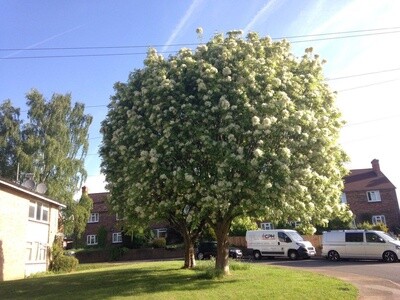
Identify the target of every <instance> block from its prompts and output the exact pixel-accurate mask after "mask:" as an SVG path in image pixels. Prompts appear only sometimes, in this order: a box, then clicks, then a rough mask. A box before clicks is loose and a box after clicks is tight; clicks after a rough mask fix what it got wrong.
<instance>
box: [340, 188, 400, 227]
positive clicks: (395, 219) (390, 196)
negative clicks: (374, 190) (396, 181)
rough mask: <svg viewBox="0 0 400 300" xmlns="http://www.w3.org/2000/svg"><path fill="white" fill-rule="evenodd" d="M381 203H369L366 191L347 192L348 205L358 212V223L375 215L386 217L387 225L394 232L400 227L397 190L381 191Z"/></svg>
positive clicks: (369, 220)
mask: <svg viewBox="0 0 400 300" xmlns="http://www.w3.org/2000/svg"><path fill="white" fill-rule="evenodd" d="M379 192H380V196H381V201H379V202H368V199H367V195H366V191H356V192H346V198H347V203H348V204H349V206H350V209H351V210H352V211H353V212H356V223H362V222H363V221H366V220H368V222H370V223H371V222H372V216H373V215H384V216H385V219H386V225H387V226H388V227H389V229H391V230H393V229H394V228H395V227H400V212H399V204H398V202H397V197H396V192H395V190H380V191H379Z"/></svg>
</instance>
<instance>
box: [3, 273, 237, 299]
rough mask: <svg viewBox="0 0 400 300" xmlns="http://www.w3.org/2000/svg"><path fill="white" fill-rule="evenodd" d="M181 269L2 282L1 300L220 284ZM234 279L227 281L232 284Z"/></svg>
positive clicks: (106, 294)
mask: <svg viewBox="0 0 400 300" xmlns="http://www.w3.org/2000/svg"><path fill="white" fill-rule="evenodd" d="M201 274H202V273H201V272H198V271H193V270H181V269H174V268H169V269H161V270H159V269H156V268H129V269H128V268H127V269H115V270H110V269H107V270H98V271H94V272H83V273H72V274H65V275H58V276H48V277H41V278H30V279H24V280H17V281H8V282H3V283H0V295H1V299H57V300H60V299H86V300H90V299H96V300H98V299H108V298H111V297H116V296H119V297H133V296H135V297H140V296H144V295H148V296H149V294H153V296H155V295H156V294H157V293H162V292H171V291H176V292H179V291H195V290H196V291H200V290H206V289H213V287H214V286H215V285H219V284H221V282H218V281H216V280H205V279H201V277H202V276H201ZM232 283H234V281H232V280H229V281H224V284H228V285H231V284H232Z"/></svg>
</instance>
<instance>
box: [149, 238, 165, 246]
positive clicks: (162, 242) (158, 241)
mask: <svg viewBox="0 0 400 300" xmlns="http://www.w3.org/2000/svg"><path fill="white" fill-rule="evenodd" d="M152 245H153V247H154V248H165V246H166V245H167V241H166V240H165V238H156V239H154V240H153V242H152Z"/></svg>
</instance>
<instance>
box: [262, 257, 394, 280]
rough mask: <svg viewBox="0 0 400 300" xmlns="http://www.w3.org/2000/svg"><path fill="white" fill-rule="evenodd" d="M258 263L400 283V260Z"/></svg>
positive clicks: (267, 261) (316, 260) (310, 260)
mask: <svg viewBox="0 0 400 300" xmlns="http://www.w3.org/2000/svg"><path fill="white" fill-rule="evenodd" d="M257 263H263V264H270V265H280V266H287V267H295V268H307V269H325V270H328V271H337V272H345V273H351V274H356V275H362V276H370V277H379V278H384V279H388V280H391V281H393V282H396V283H398V284H400V262H397V263H384V262H380V261H354V260H343V261H338V262H331V261H327V260H325V259H305V260H296V261H291V260H282V259H273V260H268V259H263V260H261V261H257Z"/></svg>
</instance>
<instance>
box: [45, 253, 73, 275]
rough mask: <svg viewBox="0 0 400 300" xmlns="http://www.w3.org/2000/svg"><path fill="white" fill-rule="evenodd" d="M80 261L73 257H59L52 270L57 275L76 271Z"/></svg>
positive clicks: (56, 258)
mask: <svg viewBox="0 0 400 300" xmlns="http://www.w3.org/2000/svg"><path fill="white" fill-rule="evenodd" d="M78 263H79V261H78V260H77V259H76V258H75V257H73V256H66V255H57V256H56V257H55V258H54V259H53V261H52V264H51V270H52V271H53V272H56V273H60V272H67V273H69V272H71V271H74V270H75V269H76V267H77V266H78Z"/></svg>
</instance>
